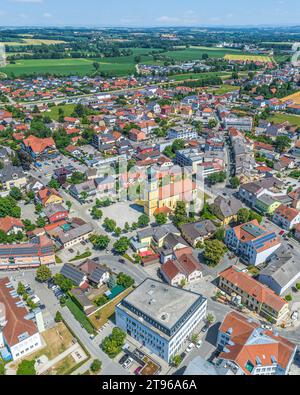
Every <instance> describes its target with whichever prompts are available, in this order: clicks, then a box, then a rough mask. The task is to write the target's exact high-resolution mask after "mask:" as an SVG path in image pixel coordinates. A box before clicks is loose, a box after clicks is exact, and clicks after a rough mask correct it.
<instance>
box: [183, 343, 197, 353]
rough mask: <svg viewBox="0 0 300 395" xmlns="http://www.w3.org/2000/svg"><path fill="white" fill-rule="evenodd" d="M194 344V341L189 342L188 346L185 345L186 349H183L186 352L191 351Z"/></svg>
mask: <svg viewBox="0 0 300 395" xmlns="http://www.w3.org/2000/svg"><path fill="white" fill-rule="evenodd" d="M195 347H196V346H195V344H194V343H190V344H189V346H188V347H187V349H186V350H185V351H186V352H187V353H190V352H191V351H193V349H194V348H195Z"/></svg>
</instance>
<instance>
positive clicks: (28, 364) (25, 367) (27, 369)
mask: <svg viewBox="0 0 300 395" xmlns="http://www.w3.org/2000/svg"><path fill="white" fill-rule="evenodd" d="M34 365H35V361H34V360H33V361H28V360H26V359H24V360H23V361H22V362H21V363H20V364H19V366H18V369H17V375H18V376H36V370H35V367H34Z"/></svg>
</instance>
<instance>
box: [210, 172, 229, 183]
mask: <svg viewBox="0 0 300 395" xmlns="http://www.w3.org/2000/svg"><path fill="white" fill-rule="evenodd" d="M226 178H227V174H226V172H225V171H220V172H218V173H213V174H211V175H210V176H208V177H207V181H208V183H209V184H210V185H215V184H218V183H221V182H224V181H225V180H226Z"/></svg>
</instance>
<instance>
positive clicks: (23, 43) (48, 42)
mask: <svg viewBox="0 0 300 395" xmlns="http://www.w3.org/2000/svg"><path fill="white" fill-rule="evenodd" d="M65 43H66V42H65V41H62V40H47V39H35V38H22V39H21V41H10V42H2V43H1V44H4V45H6V46H8V47H19V46H20V47H22V46H26V45H53V44H65Z"/></svg>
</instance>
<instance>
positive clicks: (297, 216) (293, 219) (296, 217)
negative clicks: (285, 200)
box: [273, 204, 300, 230]
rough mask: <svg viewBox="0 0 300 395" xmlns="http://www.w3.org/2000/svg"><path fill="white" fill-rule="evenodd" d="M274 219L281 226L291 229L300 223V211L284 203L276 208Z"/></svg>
mask: <svg viewBox="0 0 300 395" xmlns="http://www.w3.org/2000/svg"><path fill="white" fill-rule="evenodd" d="M273 221H274V222H275V223H276V224H277V225H278V226H280V227H281V228H283V229H285V230H291V229H293V228H295V226H296V225H297V224H299V223H300V212H299V211H298V210H296V209H295V208H290V207H287V206H285V205H284V204H282V205H281V206H279V207H278V208H277V209H276V211H275V213H274V216H273Z"/></svg>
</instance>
